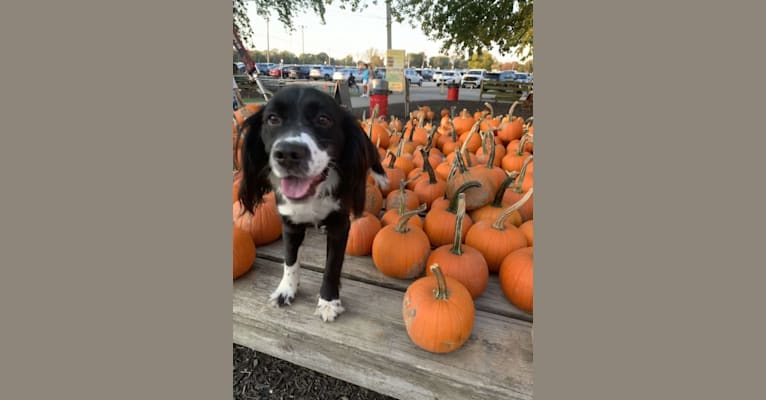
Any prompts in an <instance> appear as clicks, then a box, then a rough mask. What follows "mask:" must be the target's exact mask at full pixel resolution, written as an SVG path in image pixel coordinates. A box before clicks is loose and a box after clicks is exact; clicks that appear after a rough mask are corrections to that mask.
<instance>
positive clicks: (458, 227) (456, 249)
mask: <svg viewBox="0 0 766 400" xmlns="http://www.w3.org/2000/svg"><path fill="white" fill-rule="evenodd" d="M463 218H465V193H459V194H458V197H457V218H455V237H454V239H453V241H452V248H451V249H450V252H451V253H452V254H454V255H456V256H461V255H463V248H462V247H461V244H462V243H463Z"/></svg>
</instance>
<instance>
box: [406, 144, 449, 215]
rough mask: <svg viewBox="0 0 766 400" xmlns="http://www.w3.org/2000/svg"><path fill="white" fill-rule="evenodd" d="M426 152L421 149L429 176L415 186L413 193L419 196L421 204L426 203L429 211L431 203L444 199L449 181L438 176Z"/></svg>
mask: <svg viewBox="0 0 766 400" xmlns="http://www.w3.org/2000/svg"><path fill="white" fill-rule="evenodd" d="M426 151H427V150H426V149H421V153H422V154H423V156H422V158H423V160H424V163H423V168H424V169H425V171H426V174H427V175H426V178H425V179H422V180H419V181H418V182H417V183H416V184H415V187H414V188H413V191H414V192H415V195H417V197H418V200H420V202H421V203H425V204H426V207H427V209H430V208H431V203H433V201H434V200H436V199H438V198H440V197H443V196H444V193H446V191H447V181H446V180H444V179H440V178H438V177H437V176H436V172H435V171H434V169H433V168H432V167H431V162H430V161H429V157H428V156H427V155H426Z"/></svg>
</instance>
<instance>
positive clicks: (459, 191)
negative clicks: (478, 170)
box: [447, 181, 481, 214]
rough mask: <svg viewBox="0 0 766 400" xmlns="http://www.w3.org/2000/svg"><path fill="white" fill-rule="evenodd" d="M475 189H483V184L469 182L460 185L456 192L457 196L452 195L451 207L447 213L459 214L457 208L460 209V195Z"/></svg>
mask: <svg viewBox="0 0 766 400" xmlns="http://www.w3.org/2000/svg"><path fill="white" fill-rule="evenodd" d="M475 187H481V182H479V181H468V182H466V183H464V184H462V185H460V187H459V188H457V190H456V191H455V194H454V195H452V199H450V202H449V206H448V207H447V211H449V212H451V213H453V214H456V213H457V208H458V202H459V201H458V198H459V197H460V195H461V194H463V193H464V192H465V191H466V190H468V189H470V188H475ZM464 197H465V196H464Z"/></svg>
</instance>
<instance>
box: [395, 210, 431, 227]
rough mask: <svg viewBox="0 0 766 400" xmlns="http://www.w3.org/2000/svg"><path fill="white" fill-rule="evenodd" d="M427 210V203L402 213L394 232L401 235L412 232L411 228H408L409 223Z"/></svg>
mask: <svg viewBox="0 0 766 400" xmlns="http://www.w3.org/2000/svg"><path fill="white" fill-rule="evenodd" d="M425 210H426V203H423V204H421V205H420V206H418V208H416V209H414V210H410V211H406V212H404V213H402V214H401V215H400V216H399V221H398V222H397V223H396V226H395V227H394V230H395V231H397V232H399V233H407V232H409V231H410V228H409V227H408V226H407V221H409V220H410V218H412V217H413V216H415V215H418V214H419V213H420V212H422V211H425Z"/></svg>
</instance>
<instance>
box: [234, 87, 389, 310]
mask: <svg viewBox="0 0 766 400" xmlns="http://www.w3.org/2000/svg"><path fill="white" fill-rule="evenodd" d="M243 129H244V132H245V139H244V142H243V144H242V182H241V184H240V190H239V200H240V201H241V202H242V205H243V206H244V209H246V210H248V211H251V212H252V210H253V208H254V207H256V206H257V205H258V204H260V202H261V201H262V200H263V196H264V195H265V194H266V193H268V192H270V191H272V190H274V191H275V194H276V199H277V209H278V210H279V214H280V215H281V217H282V240H283V242H284V246H285V264H284V271H283V275H282V281H281V282H280V283H279V286H278V287H277V288H276V290H275V291H274V292H273V293H272V294H271V297H270V298H269V301H270V302H271V303H272V304H273V305H275V306H281V305H285V304H288V305H289V304H290V303H291V302H292V301H293V300H294V299H295V294H296V292H297V290H298V285H299V280H300V278H299V272H300V263H299V260H298V249H299V248H300V246H301V243H303V239H304V237H305V231H306V227H307V226H309V225H315V226H324V227H325V228H326V233H327V259H326V260H325V270H324V277H323V280H322V287H321V289H320V291H319V304H318V305H317V309H316V312H315V314H317V315H319V316H320V317H321V318H322V320H324V321H333V320H334V319H335V318H336V317H337V316H338V315H339V314H340V313H342V312H343V311H344V309H343V306H342V305H341V301H340V293H339V288H340V273H341V268H342V267H343V258H344V255H345V250H346V240H347V239H348V231H349V227H350V221H349V216H350V214H351V213H354V215H359V214H361V213H362V211H363V210H364V201H365V184H366V181H367V176H368V171H370V170H372V176H373V177H374V179H375V180H376V181H377V183H378V184H379V185H381V186H383V187H385V186H386V185H387V184H388V182H387V179H386V174H385V171H384V170H383V167H382V166H381V164H380V155H379V153H378V151H377V149H376V148H375V145H373V144H372V142H371V141H370V140H369V138H368V137H367V136H366V135H365V133H364V131H363V130H362V127H361V126H360V125H359V123H358V121H357V119H356V118H355V117H354V116H353V115H352V114H351V113H349V112H347V111H346V110H344V109H342V108H341V107H340V106H339V105H338V104H337V103H336V102H335V100H334V99H333V98H332V97H330V96H329V95H327V94H325V93H323V92H321V91H319V90H317V89H314V88H311V87H301V86H288V87H285V88H283V89H281V90H280V91H278V92H277V93H276V94H275V95H274V97H273V98H272V99H271V100H270V101H269V102H268V103H267V104H266V105H265V106H264V107H263V108H261V110H260V111H258V112H257V113H256V114H254V115H252V116H251V117H249V118H248V119H247V120H246V121H245V122H244V124H243Z"/></svg>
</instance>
